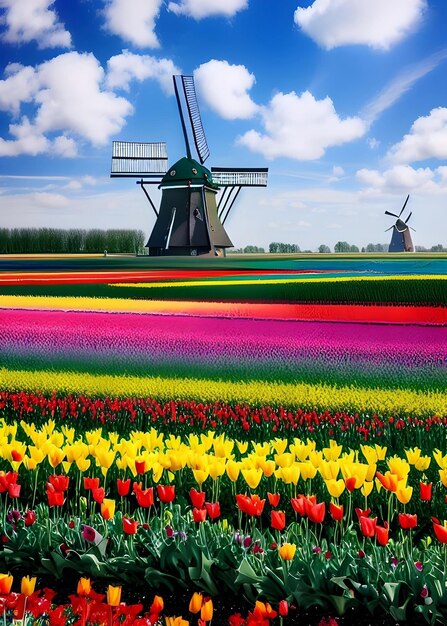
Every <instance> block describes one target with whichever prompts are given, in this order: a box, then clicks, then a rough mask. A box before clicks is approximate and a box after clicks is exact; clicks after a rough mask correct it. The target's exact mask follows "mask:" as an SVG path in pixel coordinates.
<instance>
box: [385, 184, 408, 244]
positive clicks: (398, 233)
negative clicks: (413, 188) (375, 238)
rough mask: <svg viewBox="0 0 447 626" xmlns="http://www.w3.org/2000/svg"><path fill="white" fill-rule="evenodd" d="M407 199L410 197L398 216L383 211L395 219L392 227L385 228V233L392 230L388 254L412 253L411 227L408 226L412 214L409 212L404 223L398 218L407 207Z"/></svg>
mask: <svg viewBox="0 0 447 626" xmlns="http://www.w3.org/2000/svg"><path fill="white" fill-rule="evenodd" d="M409 198H410V196H409V195H408V196H407V199H406V200H405V202H404V205H403V207H402V208H401V210H400V213H399V215H396V213H391V212H390V211H385V214H386V215H392V216H393V217H396V218H397V219H396V223H395V224H393V226H390V227H389V228H387V229H386V231H385V232H388V231H389V230H391V229H393V234H392V235H391V242H390V245H389V248H388V252H414V245H413V240H412V239H411V233H410V228H411V226H408V221H409V219H410V217H411V216H412V214H413V212H410V214H409V215H408V217H407V219H406V220H405V221H404V220H402V219H401V218H400V216H401V215H402V213H403V212H404V210H405V207H406V206H407V202H408V200H409ZM412 230H414V228H412Z"/></svg>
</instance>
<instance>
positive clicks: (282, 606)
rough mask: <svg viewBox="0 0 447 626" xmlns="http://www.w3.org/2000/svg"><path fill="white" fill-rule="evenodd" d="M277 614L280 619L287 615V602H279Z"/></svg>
mask: <svg viewBox="0 0 447 626" xmlns="http://www.w3.org/2000/svg"><path fill="white" fill-rule="evenodd" d="M278 613H279V614H280V615H281V617H285V616H286V615H288V613H289V603H288V602H287V600H281V601H280V603H279V604H278Z"/></svg>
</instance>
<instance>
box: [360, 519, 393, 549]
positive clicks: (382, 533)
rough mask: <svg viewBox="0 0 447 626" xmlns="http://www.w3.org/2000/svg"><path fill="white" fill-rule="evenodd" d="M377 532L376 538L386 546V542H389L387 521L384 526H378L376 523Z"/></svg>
mask: <svg viewBox="0 0 447 626" xmlns="http://www.w3.org/2000/svg"><path fill="white" fill-rule="evenodd" d="M364 519H366V518H364ZM375 532H376V539H377V541H378V542H379V544H380V545H381V546H386V544H387V543H388V539H389V528H388V523H387V522H385V523H384V525H383V526H377V524H376V528H375Z"/></svg>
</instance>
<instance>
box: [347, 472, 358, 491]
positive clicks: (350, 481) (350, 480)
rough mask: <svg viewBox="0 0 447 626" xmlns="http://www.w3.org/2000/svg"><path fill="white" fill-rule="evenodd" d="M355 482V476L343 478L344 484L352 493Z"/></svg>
mask: <svg viewBox="0 0 447 626" xmlns="http://www.w3.org/2000/svg"><path fill="white" fill-rule="evenodd" d="M356 484H357V478H356V477H355V476H350V477H349V478H347V479H346V480H345V486H346V489H347V490H348V491H349V493H352V492H353V491H354V489H355V486H356Z"/></svg>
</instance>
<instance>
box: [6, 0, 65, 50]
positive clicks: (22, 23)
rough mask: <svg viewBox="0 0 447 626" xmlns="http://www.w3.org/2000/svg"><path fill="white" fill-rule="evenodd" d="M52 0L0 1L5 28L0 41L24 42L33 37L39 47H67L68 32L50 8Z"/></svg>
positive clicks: (31, 39)
mask: <svg viewBox="0 0 447 626" xmlns="http://www.w3.org/2000/svg"><path fill="white" fill-rule="evenodd" d="M53 4H54V0H0V8H3V9H5V14H4V17H3V22H4V23H5V24H6V31H5V32H4V33H3V34H2V39H3V41H6V42H8V43H28V42H30V41H33V40H36V41H37V43H38V46H39V48H69V47H70V46H71V35H70V33H69V32H68V31H66V30H65V28H64V25H63V24H61V23H60V22H59V21H58V16H57V13H56V12H55V11H52V10H51V9H50V7H51V6H52V5H53Z"/></svg>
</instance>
